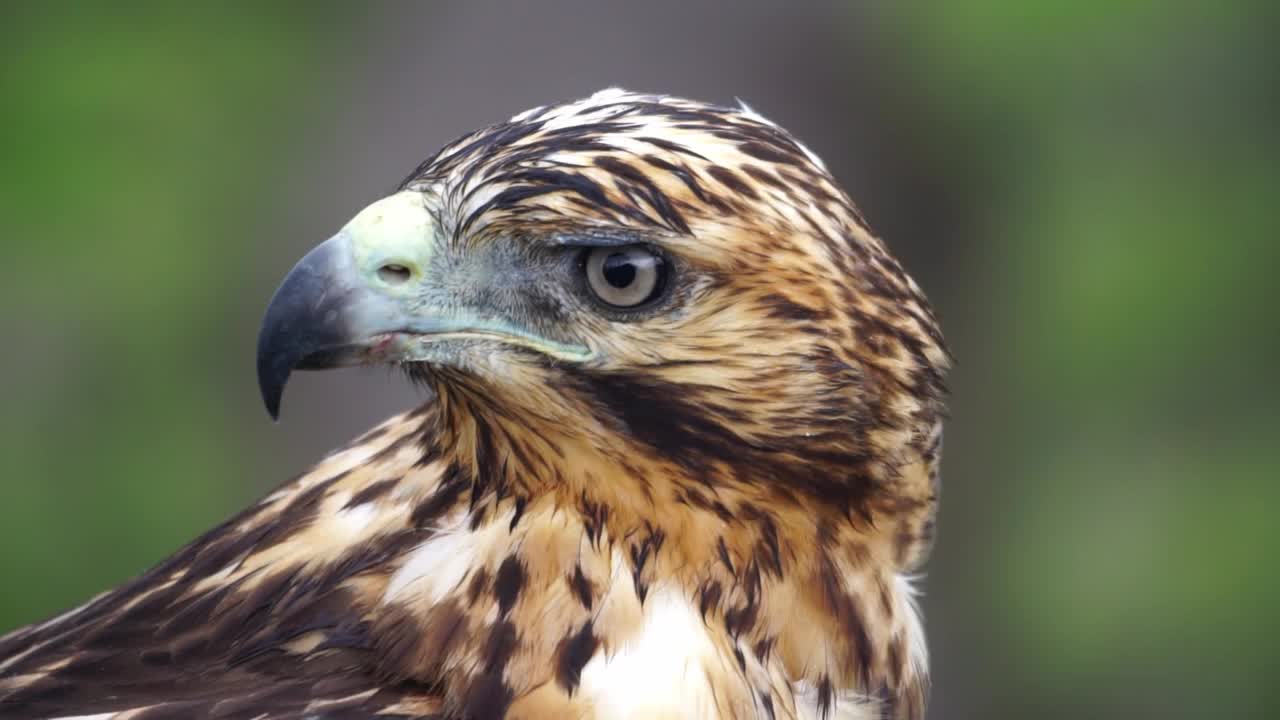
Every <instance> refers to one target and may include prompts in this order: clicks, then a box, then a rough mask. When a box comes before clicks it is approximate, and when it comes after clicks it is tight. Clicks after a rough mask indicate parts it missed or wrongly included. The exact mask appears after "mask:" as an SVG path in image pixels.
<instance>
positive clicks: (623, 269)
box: [603, 253, 636, 289]
mask: <svg viewBox="0 0 1280 720" xmlns="http://www.w3.org/2000/svg"><path fill="white" fill-rule="evenodd" d="M603 270H604V279H605V281H606V282H608V283H609V284H610V285H612V286H614V287H616V288H618V289H622V288H625V287H627V286H628V285H630V284H631V283H633V282H635V279H636V266H635V263H633V262H632V261H631V258H630V257H628V256H627V255H625V254H623V253H614V254H612V255H610V256H609V257H608V258H606V259H605V261H604V268H603Z"/></svg>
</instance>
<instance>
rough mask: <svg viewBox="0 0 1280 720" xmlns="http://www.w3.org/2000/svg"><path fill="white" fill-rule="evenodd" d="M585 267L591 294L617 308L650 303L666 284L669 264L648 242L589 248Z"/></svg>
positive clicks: (639, 306) (622, 308) (627, 308)
mask: <svg viewBox="0 0 1280 720" xmlns="http://www.w3.org/2000/svg"><path fill="white" fill-rule="evenodd" d="M582 269H583V273H584V274H585V275H586V285H587V289H588V290H590V291H591V295H592V296H593V297H594V298H595V299H596V300H597V301H599V302H600V303H602V304H604V305H605V306H607V307H609V308H611V309H614V310H635V309H638V308H642V307H645V306H647V305H650V304H652V303H653V302H654V301H655V300H657V299H658V298H659V297H660V296H661V295H662V291H663V290H664V289H665V287H666V279H667V263H666V261H665V259H664V258H663V257H662V255H660V254H658V253H657V252H655V251H654V250H653V249H652V248H649V247H647V246H645V245H622V246H609V247H591V248H587V249H586V250H585V251H584V253H583V256H582Z"/></svg>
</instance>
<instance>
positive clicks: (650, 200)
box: [0, 90, 949, 720]
mask: <svg viewBox="0 0 1280 720" xmlns="http://www.w3.org/2000/svg"><path fill="white" fill-rule="evenodd" d="M379 363H386V364H392V365H396V366H399V367H402V368H404V369H405V370H406V371H407V374H408V375H409V377H411V378H412V379H413V380H414V381H416V382H417V383H420V384H422V385H424V386H426V387H427V388H428V389H429V398H430V399H429V401H427V402H425V403H424V404H422V405H421V407H418V408H417V409H415V410H412V411H410V412H407V413H405V414H401V415H399V416H396V417H393V418H391V419H390V420H388V421H386V422H385V423H383V424H382V425H380V426H378V427H376V428H374V429H373V430H371V431H369V432H368V433H366V434H365V435H364V436H362V437H360V438H358V439H357V440H355V441H354V442H353V443H352V444H351V445H349V446H347V447H346V448H344V449H342V450H340V451H337V452H334V453H333V454H331V455H329V456H328V457H326V458H324V459H323V460H322V461H321V462H320V463H319V464H318V465H316V466H315V467H314V468H312V469H311V470H309V471H307V472H306V473H304V474H302V475H301V476H299V477H297V478H295V479H293V480H290V481H288V482H286V483H284V484H283V485H281V486H279V487H278V488H277V489H276V490H274V491H273V492H271V493H270V494H268V495H267V496H266V497H264V498H262V499H261V500H260V501H258V502H257V503H256V504H254V505H253V506H252V507H249V508H248V509H246V510H245V511H243V512H242V513H240V514H239V515H237V516H235V517H233V518H231V519H230V520H227V521H226V522H225V523H223V524H222V525H220V526H218V527H216V528H214V529H213V530H211V531H210V532H208V533H207V534H205V535H204V536H202V537H200V538H199V539H197V540H195V541H194V542H193V543H191V544H190V545H188V546H186V547H185V548H183V549H181V550H179V551H178V552H177V553H175V554H174V555H172V556H171V557H169V558H168V559H167V560H165V561H163V562H161V563H160V564H159V565H158V566H156V567H154V568H152V569H151V570H149V571H148V572H146V573H145V574H143V575H142V576H140V577H138V578H136V579H134V580H132V581H130V582H127V583H125V584H124V585H122V586H120V587H118V588H116V589H114V590H111V591H108V592H106V593H103V594H102V595H99V596H98V597H96V598H94V599H93V600H91V601H89V602H88V603H87V604H85V605H82V606H80V607H78V608H75V609H73V610H71V611H69V612H66V613H64V614H62V615H59V616H57V617H55V618H52V619H50V620H47V621H45V622H42V623H39V624H36V625H32V626H29V627H26V628H22V629H19V630H16V631H14V632H12V633H10V634H8V635H7V636H5V637H3V638H0V717H4V718H11V717H12V718H18V717H21V718H27V717H32V718H34V717H40V718H70V717H79V718H83V717H90V718H102V719H105V718H120V719H121V720H124V719H126V718H127V719H133V720H138V719H140V718H191V717H219V718H222V717H226V718H348V717H353V718H354V717H359V718H458V719H461V718H479V719H487V718H599V719H601V720H606V719H611V718H713V717H714V718H878V717H884V718H889V717H892V718H920V717H922V715H923V713H924V707H925V697H926V691H927V660H926V646H925V641H924V635H923V631H922V626H921V619H920V615H919V611H918V610H917V608H916V605H915V603H914V600H913V590H912V585H911V573H912V572H913V570H915V569H916V568H917V567H918V566H919V564H920V563H921V561H922V559H923V558H924V556H925V555H926V553H927V550H928V548H929V546H930V543H931V539H932V536H933V529H934V515H935V508H936V503H937V495H938V464H939V453H940V448H941V440H942V417H943V414H944V407H943V402H944V394H945V390H944V374H945V371H946V369H947V366H948V364H949V353H948V351H947V349H946V347H945V344H944V341H943V338H942V335H941V333H940V331H939V328H938V323H937V321H936V319H935V317H934V315H933V312H932V311H931V309H930V307H929V304H928V303H927V301H926V300H925V298H924V295H923V293H922V292H921V290H920V288H919V287H918V286H917V285H916V284H915V283H914V282H913V281H912V280H911V278H909V277H908V276H907V275H906V273H905V272H904V271H903V270H902V268H901V266H900V265H899V264H898V262H897V261H896V260H895V259H894V258H893V257H892V256H891V255H890V253H889V251H888V250H887V249H886V247H885V245H884V244H883V243H882V242H881V240H879V239H878V238H877V237H876V236H875V235H874V234H873V233H872V231H871V229H870V228H869V227H868V225H867V223H866V221H865V220H864V219H863V217H862V216H861V214H860V213H859V211H858V210H857V208H856V207H855V206H854V204H853V203H852V202H851V201H850V199H849V198H848V196H847V195H846V194H845V193H844V192H843V191H842V190H841V189H840V187H839V186H838V185H837V184H836V182H835V181H834V180H833V179H832V177H831V175H830V174H829V173H828V172H827V170H826V169H825V168H824V166H823V164H822V162H821V161H820V160H819V159H818V158H817V156H815V155H814V154H813V153H812V152H811V151H809V150H808V149H807V148H806V147H805V146H804V145H802V144H801V143H799V142H798V141H797V140H796V139H795V138H793V137H792V136H791V135H790V134H788V133H787V132H786V131H785V130H783V129H782V128H780V127H778V126H777V125H775V124H774V123H772V122H770V121H768V120H766V119H765V118H764V117H762V116H761V115H759V114H757V113H756V112H754V111H752V110H751V109H750V108H748V107H746V106H745V105H744V106H742V107H739V108H724V107H716V106H712V105H707V104H702V103H698V102H692V101H688V100H683V99H678V98H674V97H668V96H659V95H641V94H634V93H629V92H625V91H622V90H606V91H603V92H599V93H596V94H595V95H592V96H591V97H589V98H587V99H585V100H580V101H577V102H571V103H567V104H560V105H551V106H546V107H538V108H534V109H532V110H528V111H526V112H523V113H521V114H519V115H516V116H515V117H513V118H512V119H511V120H509V121H507V122H503V123H500V124H497V125H493V126H491V127H487V128H485V129H482V130H479V131H477V132H474V133H471V134H469V135H466V136H464V137H462V138H461V139H459V140H457V141H455V142H453V143H452V144H450V145H448V146H447V147H445V148H444V149H443V150H441V151H439V152H438V153H437V154H436V155H434V156H433V157H431V158H430V159H428V160H427V161H425V162H423V163H422V164H421V165H419V166H418V167H417V168H416V169H415V170H414V171H413V172H412V173H411V174H410V175H409V177H408V178H407V179H406V180H404V181H403V182H402V183H401V184H400V186H399V188H398V190H397V191H396V192H395V193H393V194H391V195H390V196H389V197H386V198H384V199H382V200H379V201H377V202H375V203H373V204H372V205H370V206H369V207H367V208H365V209H364V210H362V211H361V212H360V213H359V214H357V215H356V216H355V217H354V219H352V220H351V221H350V222H349V223H348V224H347V225H346V226H345V227H344V228H343V229H342V230H341V231H340V232H339V233H338V234H337V235H335V236H334V237H333V238H331V239H329V240H328V241H326V242H324V243H322V244H320V245H319V246H317V247H316V248H315V249H314V250H312V251H311V252H310V253H308V254H307V255H306V256H305V257H303V258H302V259H301V260H300V261H299V262H298V264H297V265H296V266H295V267H294V268H293V270H292V271H291V272H289V273H288V275H287V277H286V278H285V279H284V281H283V283H282V284H281V285H280V287H279V289H278V290H277V292H276V294H275V296H274V298H273V299H272V300H271V303H270V306H269V307H268V309H267V311H266V315H265V318H264V321H263V325H262V329H261V334H260V337H259V343H258V375H259V383H260V387H261V391H262V395H263V399H264V400H265V403H266V406H267V409H268V411H269V412H270V413H271V414H272V415H273V416H275V415H277V413H278V412H279V409H280V401H281V396H282V392H283V389H284V386H285V383H286V381H287V379H288V378H289V375H290V373H291V372H293V371H294V370H299V369H302V370H319V369H324V368H330V367H336V366H345V365H353V364H379Z"/></svg>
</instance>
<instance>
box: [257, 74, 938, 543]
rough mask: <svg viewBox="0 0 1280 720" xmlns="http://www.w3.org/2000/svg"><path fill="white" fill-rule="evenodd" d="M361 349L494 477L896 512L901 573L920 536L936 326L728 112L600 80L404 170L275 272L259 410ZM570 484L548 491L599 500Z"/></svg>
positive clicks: (819, 175)
mask: <svg viewBox="0 0 1280 720" xmlns="http://www.w3.org/2000/svg"><path fill="white" fill-rule="evenodd" d="M378 362H385V363H395V364H400V365H403V366H404V367H405V368H407V369H408V370H409V372H410V373H411V374H412V375H413V376H414V377H415V378H419V379H422V380H424V381H426V382H428V383H429V384H430V385H431V386H432V387H433V389H434V390H435V391H436V393H437V395H438V396H439V398H441V400H442V402H444V403H446V404H448V405H450V406H451V407H453V408H455V409H456V410H457V412H458V413H460V414H463V415H466V416H467V417H468V418H472V419H474V417H475V416H483V417H484V419H485V421H484V423H483V424H484V427H485V431H486V434H491V435H492V434H496V435H500V436H502V438H503V439H504V443H505V444H507V445H508V446H512V448H513V449H514V451H515V452H516V454H517V455H519V456H520V457H519V459H518V462H516V461H512V462H509V463H508V468H509V469H508V472H509V473H510V474H511V475H512V477H510V478H507V480H508V481H509V482H511V483H513V484H517V485H518V484H528V483H529V482H530V481H529V479H528V478H532V477H538V478H546V477H547V476H546V475H545V474H544V473H542V472H541V471H540V469H541V468H543V467H544V466H545V465H547V464H551V465H559V463H542V462H540V461H539V458H540V457H541V456H542V455H545V454H548V453H549V454H552V455H556V454H561V455H562V454H564V452H565V448H570V449H571V452H572V453H573V454H575V455H576V456H577V458H578V459H579V460H580V461H581V462H580V465H582V466H583V467H584V468H586V469H589V468H590V467H592V466H594V465H596V464H597V463H600V464H618V463H621V464H623V465H627V464H633V465H635V466H637V467H635V468H633V469H634V470H636V472H633V473H629V475H631V476H632V477H636V478H639V477H642V476H644V475H645V474H646V473H645V472H644V471H643V469H642V468H641V467H639V466H643V465H646V464H648V463H646V461H651V462H656V463H658V464H661V465H662V466H663V468H662V475H663V476H664V477H670V478H672V479H673V480H681V479H683V480H688V481H689V482H690V484H691V485H692V487H693V488H694V489H696V487H697V486H698V485H706V484H711V485H715V484H716V483H719V482H722V483H725V484H736V485H745V486H750V494H751V495H752V496H753V497H756V498H758V499H759V500H760V501H761V502H766V501H768V502H771V503H778V502H781V503H789V504H795V505H799V506H803V507H804V508H806V509H809V510H812V511H814V512H817V513H820V514H822V515H828V514H831V515H836V516H839V515H849V514H851V513H852V514H854V515H856V516H859V517H863V518H867V519H874V516H875V515H876V514H877V512H881V513H888V514H892V515H894V516H895V519H897V520H902V519H904V518H905V517H906V516H911V521H910V522H908V523H906V525H905V526H904V527H900V528H897V535H898V538H899V540H898V542H899V547H898V548H897V550H896V551H897V552H898V554H899V555H900V557H899V561H900V563H901V564H902V565H903V566H907V565H909V564H911V563H913V562H915V560H916V558H917V556H918V555H919V554H920V550H921V549H922V548H923V547H924V546H925V543H926V542H927V540H928V537H929V535H930V528H931V517H932V505H933V491H934V487H933V480H932V479H933V477H934V475H935V468H934V465H935V462H936V455H937V450H938V444H939V438H940V418H941V414H942V395H943V372H944V370H945V367H946V365H947V351H946V350H945V346H944V343H943V340H942V336H941V334H940V332H939V330H938V326H937V322H936V320H935V319H934V316H933V314H932V312H931V310H930V308H929V305H928V303H927V302H926V300H925V299H924V297H923V295H922V293H921V291H920V289H919V288H918V287H917V286H916V284H915V283H914V282H913V281H912V280H911V279H910V278H909V277H908V276H907V275H906V274H905V273H904V272H903V270H902V268H901V267H900V266H899V264H898V263H897V262H896V261H895V260H894V258H893V257H892V256H891V255H890V254H889V252H888V251H887V250H886V248H885V246H884V244H883V243H882V242H881V241H880V240H879V239H877V238H876V237H875V236H874V235H873V234H872V232H871V231H870V229H869V228H868V226H867V224H866V222H865V221H864V220H863V218H862V216H861V215H860V213H859V212H858V210H857V209H856V208H855V206H854V204H853V203H852V202H851V201H850V200H849V198H848V197H847V196H846V195H845V193H844V192H843V191H842V190H841V189H840V188H839V186H838V185H836V183H835V181H834V180H833V179H832V178H831V176H830V175H829V174H828V172H827V171H826V169H825V168H824V166H823V164H822V163H821V161H820V160H819V159H818V158H817V157H816V156H815V155H814V154H813V153H812V152H810V151H809V150H808V149H807V148H805V147H804V146H803V145H802V144H800V143H799V142H797V141H796V140H795V139H794V138H792V137H791V136H790V135H789V134H787V133H786V132H785V131H783V130H782V129H780V128H779V127H778V126H776V125H774V124H773V123H771V122H769V121H768V120H766V119H765V118H763V117H761V116H760V115H758V114H757V113H755V112H753V111H751V110H750V109H748V108H745V107H743V108H740V109H726V108H719V107H711V106H707V105H703V104H699V103H694V102H689V101H685V100H678V99H674V98H669V97H657V96H644V95H635V94H630V93H626V92H622V91H617V90H610V91H604V92H601V93H597V94H596V95H594V96H593V97H591V98H589V99H587V100H584V101H581V102H577V103H573V104H567V105H560V106H551V107H541V108H535V109H533V110H530V111H527V112H525V113H522V114H520V115H518V116H516V117H515V118H513V119H512V120H511V121H509V122H506V123H502V124H499V125H495V126H492V127H489V128H486V129H483V130H480V131H478V132H475V133H472V134H470V135H467V136H465V137H463V138H461V139H459V140H457V141H456V142H454V143H452V144H451V145H449V146H448V147H446V148H444V149H443V150H441V151H440V152H439V153H437V154H436V155H435V156H434V157H432V158H430V159H429V160H427V161H426V162H424V163H422V164H421V165H420V166H419V167H418V168H417V169H416V170H415V171H414V172H413V173H412V174H411V175H410V176H409V177H408V178H407V179H406V180H405V181H404V182H403V183H402V184H401V187H400V189H399V192H397V193H395V194H393V195H391V196H390V197H387V198H385V199H383V200H380V201H378V202H375V203H374V204H372V205H370V206H369V207H368V208H366V209H365V210H363V211H362V212H360V213H359V214H358V215H356V217H355V218H354V219H353V220H351V222H350V223H348V224H347V226H346V227H345V228H343V229H342V231H341V232H339V233H338V234H337V235H336V236H334V237H333V238H332V239H330V240H329V241H327V242H325V243H324V244H322V245H320V246H319V247H317V248H316V249H315V250H313V251H312V252H311V253H310V254H309V255H307V256H306V257H305V258H304V259H303V260H302V261H301V262H300V263H299V264H298V265H297V266H296V267H295V268H294V270H293V271H292V272H291V273H290V274H289V276H288V278H287V279H286V280H285V282H284V283H283V285H282V286H281V287H280V289H279V291H278V292H277V294H276V296H275V299H274V300H273V301H272V304H271V306H270V308H269V310H268V312H267V315H266V320H265V322H264V325H263V328H262V333H261V337H260V341H259V357H258V367H259V377H260V381H261V388H262V392H263V396H264V399H265V401H266V404H267V407H268V410H269V411H270V412H271V413H272V415H273V416H274V415H276V414H277V412H278V408H279V402H280V396H281V392H282V390H283V386H284V383H285V381H286V380H287V378H288V376H289V373H290V371H291V370H293V369H296V368H303V369H317V368H325V367H332V366H336V365H346V364H353V363H378ZM557 449H558V452H557ZM522 465H523V466H525V467H519V466H522ZM529 466H533V467H529ZM584 472H585V470H584ZM586 474H591V475H593V477H592V478H585V477H580V478H572V477H569V478H564V477H561V478H558V479H556V480H555V482H559V483H563V484H564V485H567V486H571V487H573V489H575V490H577V489H579V487H578V486H579V485H582V484H585V485H588V486H591V487H588V488H587V489H589V490H592V491H593V492H600V490H601V489H600V488H599V487H598V485H599V483H600V480H599V474H598V473H595V474H592V473H589V472H587V473H586ZM519 475H524V476H526V477H525V478H521V477H516V476H519ZM913 476H918V479H920V480H923V482H918V481H917V477H913ZM522 481H523V482H522ZM635 484H637V485H644V484H645V483H644V482H643V481H641V480H638V479H637V480H636V481H635ZM673 484H675V485H681V484H684V483H682V482H673ZM649 485H650V487H649V488H648V489H647V491H646V490H645V488H643V487H640V488H636V487H627V488H616V489H615V490H616V491H617V492H610V493H605V494H607V495H610V496H611V498H612V499H614V500H622V502H623V504H627V500H626V498H627V496H634V497H633V498H632V499H634V500H636V501H639V502H641V503H645V502H650V501H651V495H652V492H653V488H652V487H651V485H652V484H651V483H649ZM679 491H680V489H679V488H675V489H673V492H679ZM908 506H913V507H914V508H915V509H917V510H920V512H907V513H904V510H905V509H906V508H907V507H908Z"/></svg>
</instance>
